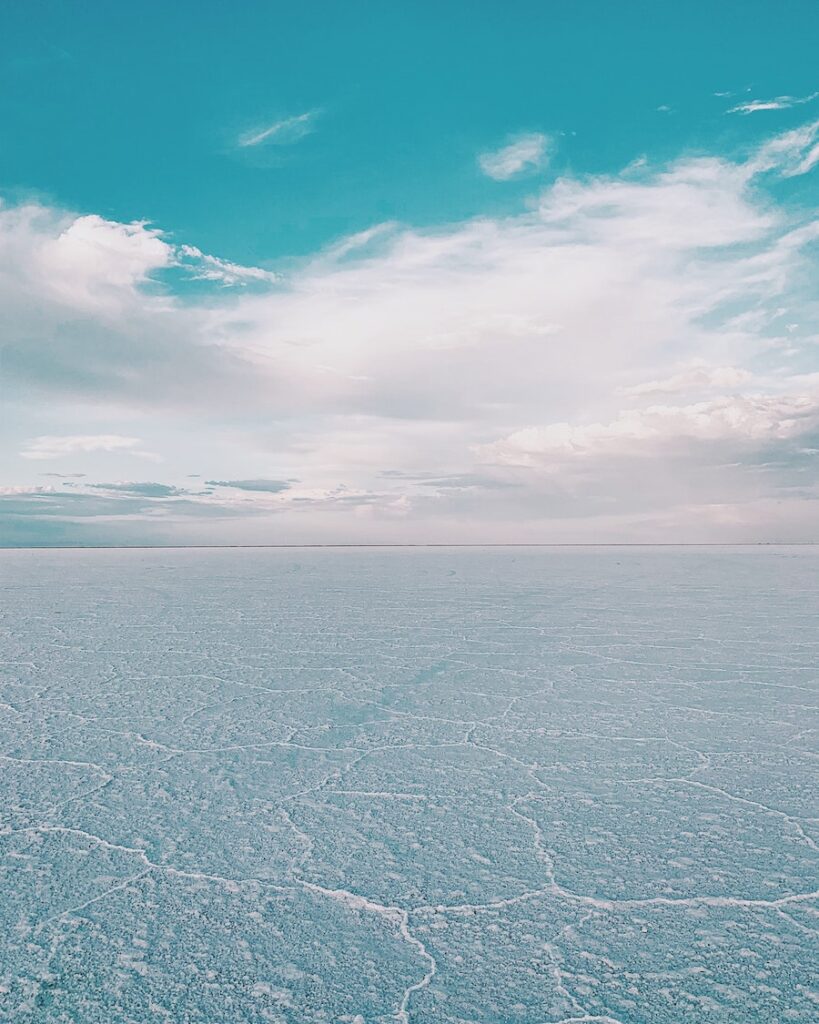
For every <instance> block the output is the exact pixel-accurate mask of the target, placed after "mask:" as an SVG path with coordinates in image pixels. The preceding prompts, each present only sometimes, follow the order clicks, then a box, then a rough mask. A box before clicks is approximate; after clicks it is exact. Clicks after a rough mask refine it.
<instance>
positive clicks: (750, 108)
mask: <svg viewBox="0 0 819 1024" xmlns="http://www.w3.org/2000/svg"><path fill="white" fill-rule="evenodd" d="M714 95H715V96H722V95H728V94H727V93H715V94H714ZM817 96H819V92H812V93H811V94H810V95H809V96H777V97H775V99H772V100H748V101H747V102H746V103H738V104H737V105H736V106H735V107H731V109H730V110H728V111H727V113H729V114H756V113H758V112H759V111H761V110H788V109H789V108H790V107H797V106H800V105H801V104H803V103H811V102H812V101H813V100H815V99H816V98H817Z"/></svg>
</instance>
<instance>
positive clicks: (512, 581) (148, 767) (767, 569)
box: [0, 548, 819, 1024]
mask: <svg viewBox="0 0 819 1024" xmlns="http://www.w3.org/2000/svg"><path fill="white" fill-rule="evenodd" d="M0 600H1V601H2V621H0V626H1V627H2V638H0V661H2V665H0V1018H2V1019H4V1020H6V1019H7V1020H13V1021H19V1022H21V1024H52V1022H58V1021H59V1022H72V1024H124V1022H131V1024H145V1022H149V1021H150V1022H154V1021H156V1022H174V1024H182V1022H184V1024H187V1022H191V1024H198V1022H206V1024H243V1022H252V1024H256V1022H262V1021H266V1022H294V1024H295V1022H319V1021H321V1022H331V1021H332V1022H335V1021H340V1022H348V1024H361V1022H365V1024H374V1022H388V1021H399V1022H400V1021H404V1022H410V1024H416V1022H417V1024H465V1022H474V1024H489V1022H492V1024H552V1022H558V1021H560V1022H564V1024H567V1022H570V1021H571V1022H600V1024H638V1022H639V1024H671V1022H674V1024H683V1022H690V1021H697V1022H706V1024H708V1022H715V1024H716V1022H719V1024H729V1022H730V1024H747V1022H749V1021H754V1022H769V1021H770V1022H777V1024H779V1022H787V1021H795V1022H805V1024H808V1022H816V1021H817V1020H819V991H818V990H819V983H818V982H817V971H816V962H817V951H818V950H819V943H818V942H817V938H819V892H817V890H819V847H818V846H817V843H819V800H817V765H818V763H819V759H818V756H817V736H819V733H817V723H818V722H819V715H817V703H818V702H817V691H818V690H819V657H818V655H819V629H817V626H818V625H819V549H811V548H802V549H798V548H763V549H714V548H711V549H701V550H697V549H683V550H681V549H614V548H612V549H570V550H560V549H504V550H447V549H443V550H434V551H421V550H419V551H292V550H291V551H269V550H263V551H259V550H238V551H237V550H233V551H229V550H223V551H209V552H208V551H195V550H188V551H120V552H116V551H96V552H94V551H89V552H80V551H63V552H32V551H28V552H27V551H18V552H2V553H0Z"/></svg>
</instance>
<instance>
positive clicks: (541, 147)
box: [478, 132, 550, 181]
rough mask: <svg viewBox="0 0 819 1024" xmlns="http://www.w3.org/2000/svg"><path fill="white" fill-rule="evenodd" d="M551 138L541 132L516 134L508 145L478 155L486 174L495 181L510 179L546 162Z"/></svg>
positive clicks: (537, 167)
mask: <svg viewBox="0 0 819 1024" xmlns="http://www.w3.org/2000/svg"><path fill="white" fill-rule="evenodd" d="M549 141H550V140H549V138H548V136H546V135H543V134H541V133H540V132H529V133H527V134H524V135H516V136H514V137H513V138H512V139H511V140H510V142H509V143H508V144H507V145H506V146H502V147H501V148H500V149H497V150H494V151H492V152H488V153H482V154H481V155H480V156H479V157H478V163H479V164H480V168H481V170H482V171H483V173H484V174H486V175H487V176H488V177H490V178H494V179H495V181H508V180H509V179H510V178H515V177H518V176H519V175H521V174H524V173H531V172H534V171H537V170H540V169H541V168H542V167H544V166H545V164H546V157H547V150H548V147H549Z"/></svg>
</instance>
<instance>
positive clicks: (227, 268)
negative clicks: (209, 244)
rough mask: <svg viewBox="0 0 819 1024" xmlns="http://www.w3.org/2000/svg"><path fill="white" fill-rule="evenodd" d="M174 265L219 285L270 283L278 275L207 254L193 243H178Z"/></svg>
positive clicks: (200, 278)
mask: <svg viewBox="0 0 819 1024" xmlns="http://www.w3.org/2000/svg"><path fill="white" fill-rule="evenodd" d="M176 265H177V266H179V267H183V268H185V269H187V270H188V271H189V273H190V275H191V277H193V278H195V279H197V280H200V281H217V282H218V283H219V284H221V285H225V286H230V285H237V284H238V285H245V284H250V283H260V282H263V283H272V282H274V281H278V280H279V275H278V274H274V273H272V272H271V271H269V270H262V269H261V268H260V267H244V266H242V265H241V264H239V263H231V262H230V261H229V260H223V259H220V258H219V257H218V256H208V255H207V254H206V253H203V252H202V250H201V249H197V247H196V246H195V245H180V246H179V247H178V248H177V250H176Z"/></svg>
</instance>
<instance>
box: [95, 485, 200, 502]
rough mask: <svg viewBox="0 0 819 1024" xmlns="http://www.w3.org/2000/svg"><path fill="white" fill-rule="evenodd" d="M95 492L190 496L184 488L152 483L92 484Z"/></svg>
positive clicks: (150, 496) (161, 496) (169, 496)
mask: <svg viewBox="0 0 819 1024" xmlns="http://www.w3.org/2000/svg"><path fill="white" fill-rule="evenodd" d="M89 486H90V487H93V488H94V489H95V490H100V491H114V492H117V493H120V494H132V495H138V496H141V497H143V498H176V497H178V496H179V495H182V494H189V493H190V492H189V491H186V490H185V489H184V488H180V487H173V486H171V485H170V484H158V483H152V482H150V481H145V482H139V481H130V482H129V481H123V482H120V483H114V484H90V485H89Z"/></svg>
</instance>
